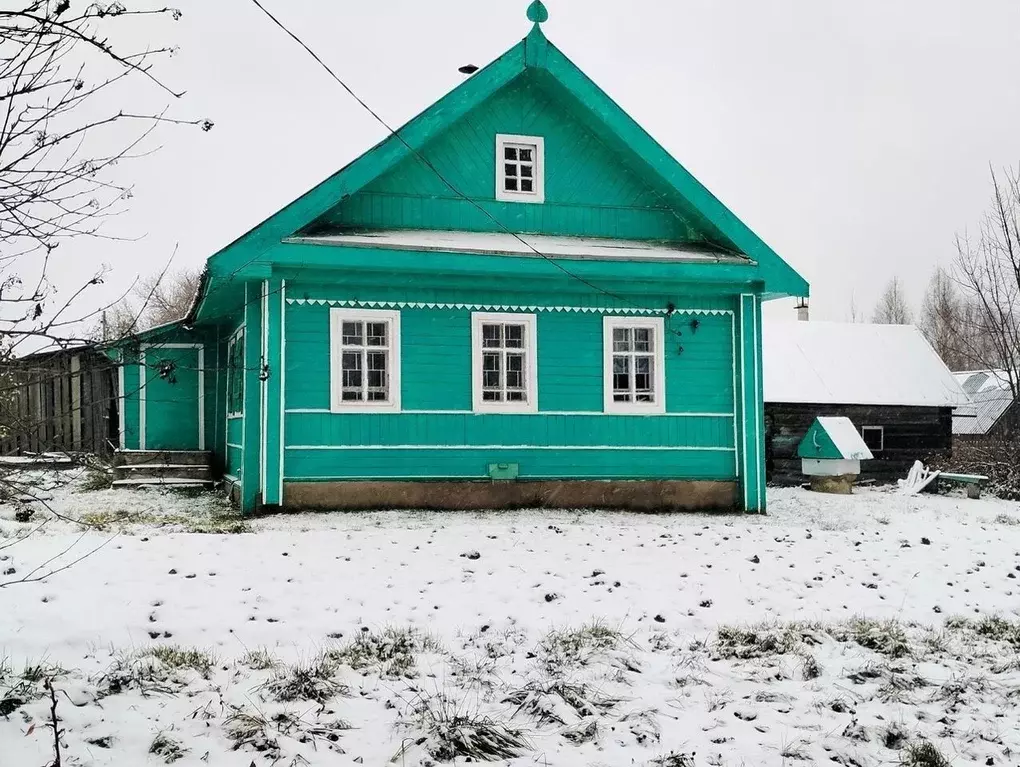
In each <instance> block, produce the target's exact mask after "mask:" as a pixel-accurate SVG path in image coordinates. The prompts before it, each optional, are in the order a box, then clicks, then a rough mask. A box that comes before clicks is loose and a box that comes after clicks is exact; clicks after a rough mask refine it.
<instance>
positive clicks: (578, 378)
mask: <svg viewBox="0 0 1020 767" xmlns="http://www.w3.org/2000/svg"><path fill="white" fill-rule="evenodd" d="M324 293H329V294H331V295H330V297H331V298H333V299H336V300H344V299H346V298H348V297H349V295H348V294H345V293H344V292H342V291H340V290H339V289H338V288H333V289H332V290H326V289H322V288H314V287H313V286H305V285H293V286H291V285H288V295H293V296H310V297H312V296H314V298H307V299H306V298H302V299H298V300H299V301H300V303H292V304H288V305H287V307H286V318H285V321H286V349H285V351H286V375H285V378H286V392H285V402H286V407H287V410H288V413H287V416H286V425H285V435H284V440H285V451H284V474H285V477H286V479H287V480H299V479H300V480H307V479H313V480H327V479H345V478H348V479H353V478H372V477H381V478H436V479H438V478H450V477H460V478H479V477H484V476H486V464H487V463H490V462H498V463H505V462H513V463H519V464H520V471H521V477H522V478H525V479H527V478H554V477H562V478H571V477H573V478H611V477H612V478H683V479H724V480H725V479H733V478H734V476H735V465H736V447H735V445H734V431H735V429H734V421H733V416H732V413H733V408H734V390H733V382H734V368H733V364H734V358H733V354H732V350H731V343H732V341H733V338H734V327H733V322H734V318H733V314H732V310H733V307H734V303H733V302H731V301H727V300H726V299H721V298H717V299H711V300H710V299H705V298H701V299H700V300H699V301H698V304H699V306H698V307H697V308H715V309H723V308H724V307H725V310H726V311H727V312H728V313H722V314H686V313H685V312H684V310H685V309H686V308H690V307H688V303H687V302H685V301H683V300H682V299H678V298H675V299H674V303H675V304H676V305H677V306H678V307H679V309H678V311H677V313H676V314H674V315H673V316H672V317H671V318H670V322H669V324H670V327H671V331H672V332H667V338H666V339H665V340H666V355H665V357H666V387H667V411H668V412H667V414H666V415H663V416H615V415H614V416H608V415H604V414H603V413H602V409H603V375H604V372H603V346H602V318H603V316H604V314H603V312H597V311H590V312H583V311H566V310H563V309H562V308H561V310H559V311H536V312H535V313H536V314H537V328H538V329H537V337H538V405H539V410H540V412H539V413H537V414H533V415H525V414H521V415H517V414H506V415H503V414H486V415H475V414H473V413H472V412H471V408H472V402H471V310H470V309H467V308H464V309H450V308H434V309H429V308H424V309H419V308H404V309H401V336H402V338H401V341H402V350H401V353H402V362H401V367H402V372H401V377H402V381H403V385H402V407H403V410H404V412H401V413H394V414H347V413H344V414H334V413H330V412H329V407H330V400H329V375H330V370H329V308H330V307H329V305H328V304H318V303H313V302H306V301H314V300H318V298H319V297H321V296H323V294H324ZM444 293H445V295H444V298H445V299H449V300H451V301H454V300H458V299H459V300H461V301H466V300H471V301H473V302H477V301H482V300H484V297H483V296H484V291H471V292H461V293H457V292H456V291H445V292H444ZM499 297H500V300H501V301H502V305H503V306H507V307H509V306H536V307H541V306H552V305H555V304H554V300H555V298H556V296H548V295H541V294H518V295H513V294H509V293H507V292H502V293H499ZM360 298H361V299H362V300H368V299H367V298H366V297H365V296H364V295H362V296H360ZM405 298H406V300H410V301H420V300H429V298H430V297H423V296H419V295H413V296H407V295H406V292H405ZM373 299H375V300H378V299H377V297H375V296H373ZM431 300H433V301H434V300H436V299H435V298H434V297H432V298H431ZM645 300H646V301H654V299H647V298H646V299H645ZM667 303H668V300H665V299H664V300H663V301H662V303H661V304H658V305H666V304H667ZM706 303H707V304H709V306H706ZM695 319H696V320H697V322H698V327H697V330H693V329H692V327H691V322H692V321H693V320H695ZM680 346H683V351H682V352H680ZM300 411H304V412H300ZM407 411H412V412H407ZM435 411H442V412H435ZM568 413H569V414H568ZM685 414H694V415H685ZM410 446H413V447H410ZM493 446H499V447H493ZM663 448H666V449H663Z"/></svg>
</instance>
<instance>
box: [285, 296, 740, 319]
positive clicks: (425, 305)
mask: <svg viewBox="0 0 1020 767" xmlns="http://www.w3.org/2000/svg"><path fill="white" fill-rule="evenodd" d="M287 303H288V304H290V305H294V306H344V307H352V308H353V307H358V308H370V309H466V310H470V311H473V312H580V313H584V314H649V315H662V316H666V315H668V314H669V311H667V310H666V309H647V308H644V307H637V306H619V307H614V306H513V305H508V304H467V303H464V304H460V303H457V304H448V303H441V302H438V301H349V300H342V299H335V298H288V299H287ZM673 313H674V314H706V315H722V316H726V315H732V314H733V310H732V309H674V310H673Z"/></svg>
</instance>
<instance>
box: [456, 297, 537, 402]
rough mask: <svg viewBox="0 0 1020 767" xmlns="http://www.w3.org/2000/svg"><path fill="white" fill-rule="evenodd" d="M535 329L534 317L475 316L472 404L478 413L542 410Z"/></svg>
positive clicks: (472, 346)
mask: <svg viewBox="0 0 1020 767" xmlns="http://www.w3.org/2000/svg"><path fill="white" fill-rule="evenodd" d="M535 327H536V321H535V315H534V314H489V313H484V312H475V313H473V314H472V315H471V352H472V354H471V358H472V375H471V381H472V402H473V405H474V409H475V411H476V412H500V413H534V412H536V411H537V410H538V369H537V359H538V355H537V354H536V345H537V336H536V334H535Z"/></svg>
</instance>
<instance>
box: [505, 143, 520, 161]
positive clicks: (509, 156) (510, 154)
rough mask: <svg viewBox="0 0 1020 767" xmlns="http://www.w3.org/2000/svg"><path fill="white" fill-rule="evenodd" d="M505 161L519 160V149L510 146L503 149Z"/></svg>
mask: <svg viewBox="0 0 1020 767" xmlns="http://www.w3.org/2000/svg"><path fill="white" fill-rule="evenodd" d="M503 159H504V160H516V159H517V147H512V146H508V147H505V148H504V149H503Z"/></svg>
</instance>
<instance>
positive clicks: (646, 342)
mask: <svg viewBox="0 0 1020 767" xmlns="http://www.w3.org/2000/svg"><path fill="white" fill-rule="evenodd" d="M651 350H652V330H651V328H634V351H636V352H650V351H651Z"/></svg>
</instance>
